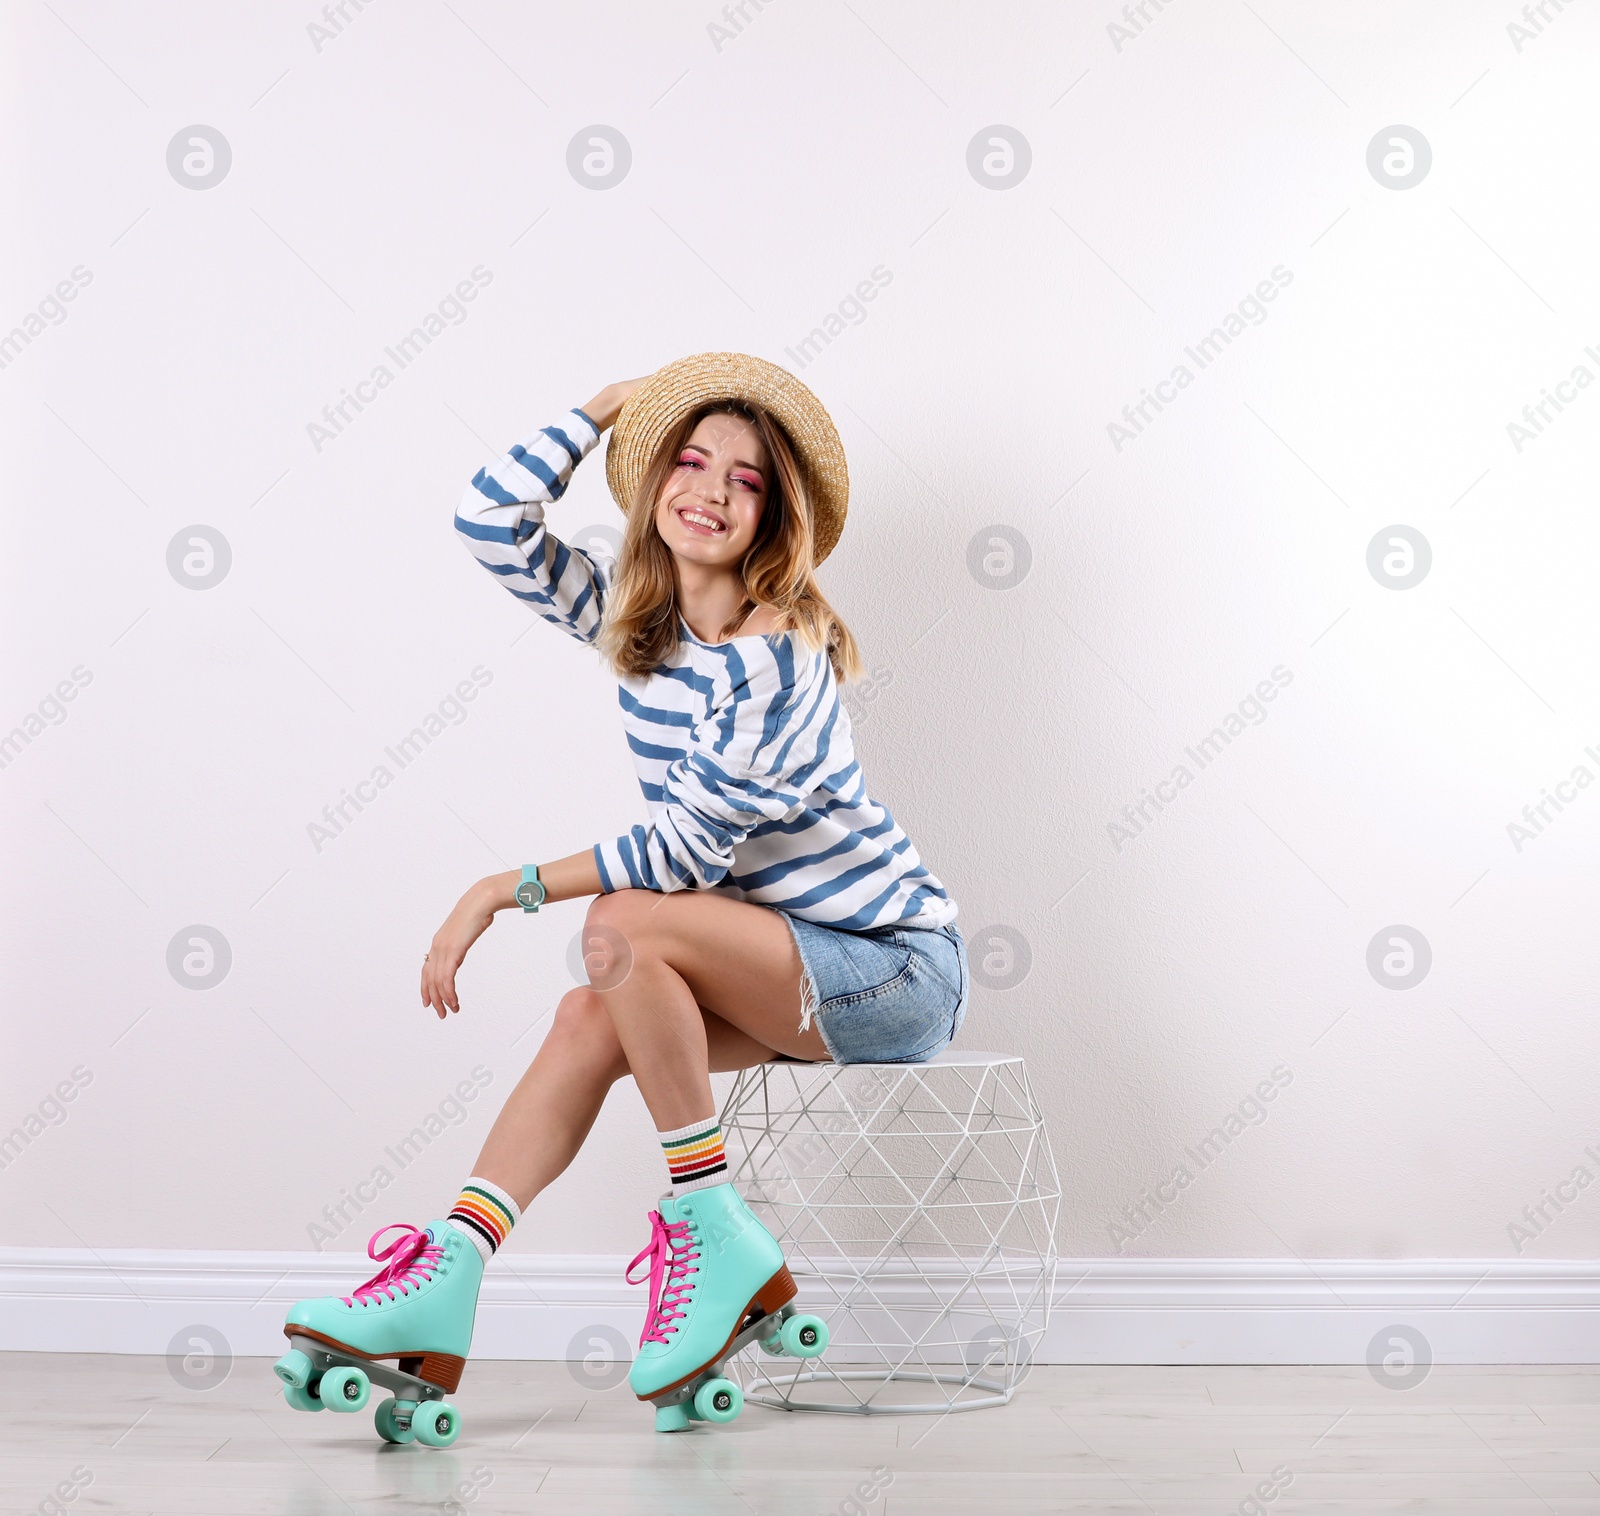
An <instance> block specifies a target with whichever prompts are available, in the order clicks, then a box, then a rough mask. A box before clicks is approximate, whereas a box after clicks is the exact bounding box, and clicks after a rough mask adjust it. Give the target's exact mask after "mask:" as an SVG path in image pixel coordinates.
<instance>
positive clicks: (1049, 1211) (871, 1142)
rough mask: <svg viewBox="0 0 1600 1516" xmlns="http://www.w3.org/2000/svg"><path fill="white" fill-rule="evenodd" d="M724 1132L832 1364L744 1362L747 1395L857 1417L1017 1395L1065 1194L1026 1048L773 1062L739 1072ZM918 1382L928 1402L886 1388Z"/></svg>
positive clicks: (746, 1358) (1044, 1316)
mask: <svg viewBox="0 0 1600 1516" xmlns="http://www.w3.org/2000/svg"><path fill="white" fill-rule="evenodd" d="M722 1132H723V1137H724V1139H725V1141H726V1142H727V1145H728V1159H729V1165H730V1168H731V1169H732V1174H731V1178H732V1179H733V1181H734V1183H736V1184H737V1185H738V1186H739V1192H740V1193H741V1194H742V1195H743V1196H744V1198H745V1200H746V1201H747V1202H748V1203H749V1205H750V1208H751V1209H752V1210H753V1211H754V1212H755V1213H756V1215H757V1216H759V1217H760V1218H761V1220H762V1222H763V1223H764V1224H765V1225H766V1226H767V1227H768V1229H769V1230H770V1231H771V1232H772V1234H773V1235H774V1236H775V1237H776V1238H777V1239H778V1242H779V1243H780V1244H781V1246H782V1247H783V1251H784V1255H785V1257H786V1258H787V1259H788V1262H789V1270H790V1272H791V1273H792V1274H793V1275H794V1278H795V1282H796V1284H798V1285H799V1287H800V1304H801V1306H802V1308H803V1309H804V1310H806V1311H810V1312H815V1313H816V1314H817V1315H819V1316H821V1317H822V1318H823V1319H824V1320H825V1321H826V1322H827V1323H828V1329H829V1345H828V1350H827V1352H826V1353H825V1354H824V1355H823V1356H822V1357H821V1358H819V1359H809V1360H793V1359H788V1358H778V1357H761V1358H757V1357H756V1356H755V1355H754V1354H753V1353H752V1354H749V1355H741V1356H740V1358H739V1359H736V1360H734V1362H732V1363H730V1364H729V1366H728V1371H729V1372H732V1373H734V1374H736V1375H737V1376H738V1378H739V1380H740V1388H741V1389H742V1390H743V1391H744V1395H745V1399H747V1400H752V1401H755V1402H756V1403H757V1404H759V1405H768V1406H775V1407H778V1408H781V1409H783V1410H794V1411H802V1410H803V1411H832V1412H839V1413H848V1414H855V1415H871V1414H874V1413H881V1414H896V1415H905V1414H918V1413H944V1412H949V1411H968V1410H977V1409H979V1408H980V1407H982V1406H993V1405H1004V1404H1006V1402H1007V1401H1009V1400H1010V1399H1011V1396H1012V1394H1013V1393H1014V1392H1015V1390H1016V1389H1017V1387H1018V1386H1019V1385H1020V1384H1021V1383H1022V1381H1023V1379H1024V1378H1026V1376H1027V1371H1028V1369H1029V1368H1030V1367H1031V1366H1032V1362H1033V1353H1034V1350H1035V1349H1036V1348H1037V1347H1038V1345H1039V1340H1040V1339H1041V1338H1042V1337H1043V1335H1044V1331H1045V1328H1046V1326H1047V1325H1048V1323H1049V1317H1050V1301H1051V1296H1052V1295H1053V1293H1054V1287H1055V1274H1056V1262H1057V1251H1056V1215H1057V1211H1058V1209H1059V1206H1060V1200H1061V1186H1060V1181H1059V1179H1058V1178H1057V1175H1056V1166H1055V1159H1054V1158H1053V1156H1052V1155H1051V1152H1050V1143H1049V1137H1048V1134H1047V1133H1046V1131H1045V1124H1044V1116H1043V1114H1042V1113H1041V1112H1040V1109H1039V1105H1038V1102H1037V1101H1036V1100H1035V1099H1034V1096H1033V1089H1032V1087H1031V1086H1030V1085H1029V1083H1028V1075H1027V1071H1026V1069H1025V1067H1024V1066H1023V1061H1022V1059H1021V1058H1020V1057H1014V1056H1010V1055H1007V1054H1002V1053H961V1052H955V1051H952V1050H948V1049H947V1050H946V1051H945V1052H943V1053H940V1054H938V1055H937V1056H936V1057H934V1058H932V1059H930V1060H929V1061H928V1062H927V1063H857V1064H834V1063H792V1062H778V1063H765V1064H761V1065H759V1066H758V1067H756V1068H753V1069H746V1070H744V1071H743V1072H742V1073H741V1074H740V1075H739V1076H738V1079H737V1081H736V1082H735V1084H734V1086H733V1088H732V1090H731V1091H730V1092H729V1095H728V1098H727V1101H726V1102H725V1103H724V1105H723V1110H722ZM841 1364H849V1365H852V1367H850V1368H840V1367H837V1365H841ZM905 1384H915V1385H918V1386H921V1387H922V1388H921V1389H920V1390H919V1391H917V1392H914V1393H917V1394H918V1395H919V1396H920V1398H918V1399H915V1400H897V1401H895V1402H893V1403H890V1402H888V1401H886V1400H885V1399H884V1398H883V1397H884V1395H885V1393H886V1392H887V1391H888V1389H889V1386H890V1385H905ZM819 1397H821V1398H819Z"/></svg>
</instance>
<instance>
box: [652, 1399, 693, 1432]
mask: <svg viewBox="0 0 1600 1516" xmlns="http://www.w3.org/2000/svg"><path fill="white" fill-rule="evenodd" d="M689 1424H690V1423H689V1412H688V1410H687V1409H686V1408H685V1407H683V1406H681V1405H661V1406H657V1407H656V1430H657V1431H658V1432H686V1431H688V1430H689Z"/></svg>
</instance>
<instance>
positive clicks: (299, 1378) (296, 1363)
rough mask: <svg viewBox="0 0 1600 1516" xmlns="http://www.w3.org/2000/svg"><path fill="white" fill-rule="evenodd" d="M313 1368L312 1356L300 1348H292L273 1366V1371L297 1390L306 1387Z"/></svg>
mask: <svg viewBox="0 0 1600 1516" xmlns="http://www.w3.org/2000/svg"><path fill="white" fill-rule="evenodd" d="M312 1369H313V1365H312V1362H311V1360H310V1358H308V1357H307V1356H306V1355H305V1354H304V1353H302V1352H301V1351H300V1349H299V1348H290V1349H289V1351H288V1352H287V1353H285V1354H284V1355H283V1357H282V1358H280V1359H279V1360H278V1361H277V1362H276V1363H275V1364H273V1366H272V1372H273V1373H274V1374H276V1375H277V1376H278V1378H279V1379H281V1380H282V1381H283V1382H284V1383H285V1384H286V1385H289V1386H290V1387H291V1388H293V1389H296V1390H300V1389H304V1388H305V1386H306V1385H307V1383H309V1382H310V1379H311V1374H312Z"/></svg>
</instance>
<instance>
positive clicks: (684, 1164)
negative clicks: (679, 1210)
mask: <svg viewBox="0 0 1600 1516" xmlns="http://www.w3.org/2000/svg"><path fill="white" fill-rule="evenodd" d="M656 1136H658V1137H659V1138H660V1139H661V1147H662V1151H663V1152H665V1153H666V1155H667V1171H668V1172H669V1173H670V1174H671V1175H672V1192H673V1194H675V1195H681V1194H682V1193H683V1192H684V1191H685V1190H703V1189H705V1188H706V1187H707V1186H709V1185H713V1184H726V1183H727V1178H726V1176H727V1172H728V1155H727V1153H726V1152H724V1151H723V1146H722V1126H721V1124H720V1123H719V1122H717V1121H716V1120H711V1121H695V1122H691V1123H690V1124H689V1125H688V1126H684V1127H679V1128H678V1130H677V1131H675V1132H657V1133H656Z"/></svg>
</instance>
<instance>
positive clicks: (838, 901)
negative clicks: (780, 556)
mask: <svg viewBox="0 0 1600 1516" xmlns="http://www.w3.org/2000/svg"><path fill="white" fill-rule="evenodd" d="M599 440H600V433H599V431H598V429H597V428H596V427H595V424H594V422H593V421H592V420H590V418H589V417H588V416H587V415H585V414H584V412H583V411H582V410H580V409H577V408H574V409H573V410H570V411H567V412H565V413H564V414H563V415H561V416H558V417H557V418H556V419H555V421H554V422H553V423H552V424H551V425H549V426H545V427H541V428H540V429H539V430H538V431H536V432H534V433H532V434H531V435H530V436H528V437H526V438H524V439H523V440H522V441H521V442H519V443H518V444H517V445H516V446H515V447H513V448H512V449H511V451H510V452H509V453H507V454H505V455H504V456H502V457H500V458H497V459H495V460H494V461H493V462H491V463H489V464H487V465H485V466H484V467H483V468H480V469H479V470H478V472H477V473H476V474H474V475H473V477H472V482H471V483H470V484H469V485H468V486H467V488H466V490H465V491H464V493H463V496H462V500H461V503H460V506H459V507H458V509H457V512H456V518H455V528H456V532H457V534H458V536H459V537H460V539H461V541H462V542H463V543H464V544H465V546H466V548H467V551H468V552H470V553H471V554H472V555H473V557H474V558H476V559H477V561H478V562H479V563H480V564H482V565H483V567H484V568H485V569H487V570H488V572H489V573H491V574H493V575H494V576H495V578H496V579H498V580H499V581H500V583H501V584H502V585H504V586H505V588H506V589H507V590H509V591H510V592H511V594H513V595H515V596H516V597H517V599H519V600H521V601H522V602H523V603H524V604H525V605H527V606H528V607H529V608H530V609H532V610H533V611H534V612H536V613H537V614H538V615H540V616H542V617H544V619H545V620H546V621H549V622H553V623H554V624H555V625H556V626H558V627H560V628H561V629H562V631H564V632H567V633H568V634H569V635H571V636H573V637H576V638H577V639H578V640H579V641H580V642H586V643H590V644H593V643H594V641H595V639H596V637H597V636H598V635H599V631H600V622H601V616H602V613H603V611H604V608H605V601H606V593H607V590H608V587H609V585H610V583H611V578H612V575H613V572H614V570H615V567H616V564H615V561H614V559H613V557H612V555H611V553H610V550H609V549H608V548H606V547H605V546H604V544H602V543H599V542H595V543H593V544H592V545H591V546H590V547H589V548H588V549H587V550H584V549H580V548H578V547H575V546H572V545H570V544H568V543H564V542H561V541H559V540H558V539H557V538H556V537H555V536H554V535H553V534H552V533H551V532H550V531H549V530H548V528H547V527H546V525H545V519H544V514H545V507H546V506H547V505H548V504H550V503H551V502H553V501H556V500H559V499H560V498H561V496H562V495H563V494H564V493H565V492H566V488H567V484H568V482H569V480H570V479H571V477H572V471H573V469H574V468H576V467H577V465H578V464H579V463H580V462H581V461H582V460H583V459H584V458H585V457H586V456H587V455H588V454H589V452H590V451H591V450H592V449H593V448H594V447H595V445H596V444H597V443H598V442H599ZM678 633H679V641H678V643H677V645H676V646H675V647H674V648H673V649H672V651H671V653H670V654H669V656H668V657H667V658H666V660H665V661H664V662H662V663H659V664H657V665H656V667H655V668H654V669H652V670H651V671H650V673H649V674H648V675H646V676H644V677H642V678H635V677H625V678H623V679H622V680H621V681H620V682H619V685H618V689H617V698H618V700H619V701H620V703H621V706H622V721H623V728H624V730H625V732H626V734H627V739H628V747H629V748H630V750H631V751H632V753H633V761H634V766H635V768H636V770H637V771H638V775H639V787H640V789H641V790H642V791H643V792H644V799H645V806H646V809H647V812H648V814H649V821H648V823H647V824H645V825H636V826H634V827H631V828H630V829H629V830H628V831H627V832H625V833H623V835H622V836H620V837H616V838H613V839H611V840H610V841H606V842H598V843H596V844H595V847H594V859H595V864H596V866H597V867H598V869H599V873H600V885H601V889H602V890H603V891H605V892H606V893H608V894H609V893H610V892H612V891H614V890H619V889H630V888H631V889H647V890H658V891H663V892H669V891H672V890H686V889H700V890H710V889H714V890H718V891H720V892H721V893H723V894H726V895H731V896H732V897H733V898H735V899H737V900H748V901H752V902H754V903H756V904H758V905H766V906H771V907H774V908H775V909H777V910H781V911H787V912H789V913H790V914H792V915H795V916H800V917H804V918H805V919H806V920H808V921H815V922H819V923H821V924H822V925H825V926H833V927H843V928H845V929H847V930H850V931H865V930H867V929H868V928H870V927H882V926H911V927H939V926H943V925H944V924H945V923H946V922H949V921H953V920H954V919H955V916H956V905H955V902H954V901H953V900H951V898H950V897H949V895H948V894H947V893H946V892H945V889H944V886H943V885H942V884H940V882H939V881H938V880H937V879H936V878H934V876H933V875H932V874H930V873H929V872H928V870H927V869H926V868H925V867H924V866H923V864H922V860H921V859H920V858H919V857H918V855H917V850H916V848H914V847H913V846H912V844H911V839H910V838H909V837H907V836H906V834H905V832H904V831H902V830H901V828H900V825H899V823H898V822H897V821H896V820H895V819H894V817H893V816H892V815H890V814H889V812H888V811H887V810H886V809H885V808H884V807H883V806H882V805H880V804H879V803H878V802H877V801H875V800H873V799H872V797H871V796H870V795H868V793H867V789H866V783H865V781H864V779H863V777H862V773H861V766H860V764H858V763H857V762H856V758H855V751H854V747H853V744H852V742H851V736H850V717H849V713H848V712H847V711H846V710H845V709H844V706H843V705H842V704H841V703H840V700H839V691H838V686H837V684H836V682H835V679H834V674H833V666H832V665H831V664H830V663H829V661H828V655H827V653H826V652H825V651H822V650H818V651H816V652H812V651H811V650H810V649H808V648H807V647H806V645H805V643H804V642H803V641H802V640H801V638H800V634H799V633H798V632H796V631H787V632H768V633H764V634H754V635H750V636H743V637H734V638H732V639H731V640H730V641H727V642H718V643H711V642H703V641H702V640H701V639H700V638H699V637H697V636H696V635H695V634H694V632H693V631H691V630H690V628H689V624H688V623H687V622H686V621H685V620H684V619H683V617H682V616H681V615H680V616H679V618H678Z"/></svg>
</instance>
